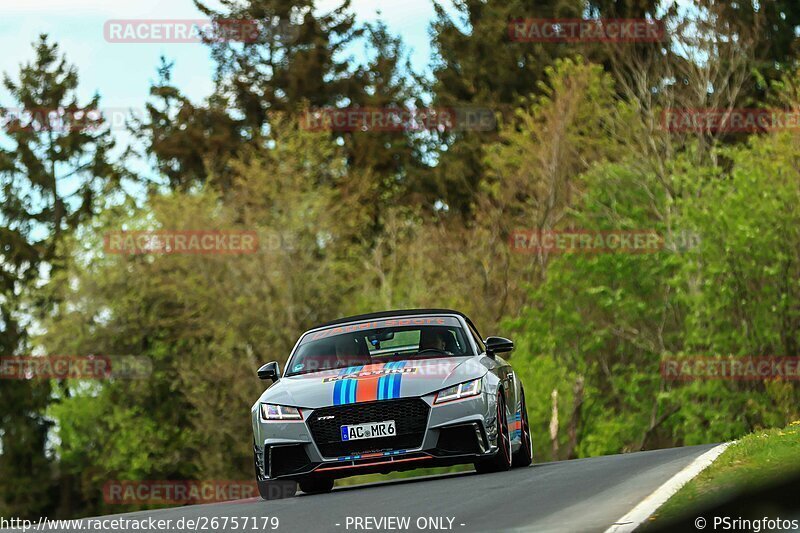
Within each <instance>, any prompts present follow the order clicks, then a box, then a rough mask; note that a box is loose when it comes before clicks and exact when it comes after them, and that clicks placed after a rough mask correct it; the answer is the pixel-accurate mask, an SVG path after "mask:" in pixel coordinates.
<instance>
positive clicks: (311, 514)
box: [71, 445, 713, 533]
mask: <svg viewBox="0 0 800 533" xmlns="http://www.w3.org/2000/svg"><path fill="white" fill-rule="evenodd" d="M711 447H713V445H703V446H691V447H686V448H672V449H667V450H656V451H648V452H639V453H629V454H623V455H609V456H605V457H594V458H590V459H577V460H573V461H560V462H556V463H545V464H540V465H534V466H531V467H529V468H523V469H515V470H511V471H509V472H502V473H497V474H484V475H478V474H475V473H472V472H468V473H462V474H450V475H443V476H427V477H422V478H415V479H410V480H401V481H392V482H382V483H373V484H370V485H361V486H357V487H343V488H337V489H335V490H334V491H333V492H331V493H330V494H322V495H314V496H311V495H305V494H302V493H299V494H298V495H297V496H296V497H293V498H288V499H283V500H273V501H261V500H260V499H257V500H256V499H249V500H239V501H236V502H226V503H221V504H209V505H194V506H185V507H177V508H172V509H161V510H157V511H142V512H137V513H129V514H125V515H117V516H118V517H124V518H129V519H133V518H137V519H141V518H145V519H146V518H148V517H153V518H155V519H171V520H173V523H177V521H178V520H180V519H181V518H183V519H184V524H185V520H186V519H198V518H200V517H207V518H209V519H210V518H212V517H217V518H221V517H226V516H227V517H257V521H258V522H257V523H258V526H257V527H258V529H257V530H258V531H270V529H269V527H267V528H264V529H262V526H263V525H264V524H265V518H264V517H270V518H272V517H277V519H278V521H279V525H278V527H277V529H273V530H272V531H287V532H294V531H297V532H303V533H305V532H317V531H331V532H339V533H341V532H347V531H455V532H459V533H460V532H464V533H466V532H472V531H480V532H484V531H536V532H539V531H567V532H575V531H579V532H583V531H604V530H605V529H606V528H608V527H610V526H611V525H612V524H613V523H614V522H615V521H616V520H617V519H618V518H620V517H621V516H623V515H625V514H626V513H627V512H628V511H630V510H631V509H632V508H633V507H634V506H636V504H638V503H639V502H640V501H641V500H642V499H644V498H645V497H647V496H648V495H649V494H650V493H651V492H652V491H654V490H655V489H656V488H658V487H659V486H660V485H661V484H662V483H664V482H665V481H667V480H668V479H669V478H670V477H672V476H673V475H674V474H676V473H677V472H679V471H680V470H682V469H683V468H684V467H685V466H687V465H688V464H689V463H691V462H692V460H693V459H694V458H696V457H697V456H699V455H700V454H702V453H703V452H705V451H707V450H709V449H710V448H711ZM367 517H372V518H374V520H372V519H370V520H367ZM389 517H397V519H400V520H408V523H407V526H406V524H404V523H402V522H401V524H402V525H400V526H399V527H398V525H399V524H398V522H395V521H394V520H395V518H391V520H392V521H389V522H387V521H386V520H388V519H389ZM357 519H361V521H360V523H357V522H356V520H357ZM382 519H383V520H384V521H383V522H378V521H380V520H382ZM240 520H241V518H240ZM266 523H267V524H268V525H269V524H274V523H275V522H266ZM252 526H253V524H252V523H249V524H248V528H249V527H252ZM359 526H360V527H359ZM210 527H211V526H210V525H209V524H206V528H207V529H206V531H214V529H210ZM368 528H369V529H368ZM219 529H220V528H218V529H217V530H219ZM173 530H176V529H173ZM227 530H228V531H232V529H230V528H228V529H227ZM71 531H77V530H76V529H72V530H71ZM181 531H190V530H189V529H186V528H184V529H182V530H181ZM238 531H245V530H243V529H238ZM246 531H254V530H253V529H247V530H246Z"/></svg>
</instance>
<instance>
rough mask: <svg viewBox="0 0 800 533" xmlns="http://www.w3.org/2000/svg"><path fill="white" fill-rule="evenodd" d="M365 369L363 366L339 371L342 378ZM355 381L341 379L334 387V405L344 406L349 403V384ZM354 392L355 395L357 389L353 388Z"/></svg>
mask: <svg viewBox="0 0 800 533" xmlns="http://www.w3.org/2000/svg"><path fill="white" fill-rule="evenodd" d="M362 368H364V367H363V366H360V367H358V366H349V367H346V368H342V369H341V370H339V375H340V376H345V375H347V374H351V373H353V372H358V371H359V370H361V369H362ZM351 381H353V380H352V379H340V380H339V381H337V382H336V383H335V384H334V385H333V405H342V404H345V403H348V399H349V396H348V392H347V391H348V384H349V383H350V382H351ZM353 392H354V393H355V388H353Z"/></svg>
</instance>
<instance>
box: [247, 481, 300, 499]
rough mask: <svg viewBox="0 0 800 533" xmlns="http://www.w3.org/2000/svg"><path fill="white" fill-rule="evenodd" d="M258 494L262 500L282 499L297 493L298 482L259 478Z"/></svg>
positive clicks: (257, 482)
mask: <svg viewBox="0 0 800 533" xmlns="http://www.w3.org/2000/svg"><path fill="white" fill-rule="evenodd" d="M256 484H257V485H258V494H259V495H260V496H261V499H262V500H282V499H284V498H292V497H294V496H295V495H296V494H297V482H296V481H286V480H284V479H259V480H257V481H256Z"/></svg>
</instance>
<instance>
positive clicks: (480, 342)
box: [469, 326, 486, 353]
mask: <svg viewBox="0 0 800 533" xmlns="http://www.w3.org/2000/svg"><path fill="white" fill-rule="evenodd" d="M469 331H470V333H472V338H474V339H475V344H477V345H478V351H479V352H480V353H484V352H485V351H486V346H484V344H483V340H481V336H480V335H478V332H477V331H476V330H475V328H473V327H472V326H470V327H469Z"/></svg>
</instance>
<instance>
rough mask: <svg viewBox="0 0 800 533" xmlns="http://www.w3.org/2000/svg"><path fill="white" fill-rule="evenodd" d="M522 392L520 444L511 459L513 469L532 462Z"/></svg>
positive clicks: (523, 392)
mask: <svg viewBox="0 0 800 533" xmlns="http://www.w3.org/2000/svg"><path fill="white" fill-rule="evenodd" d="M520 392H522V401H521V404H520V408H519V410H520V415H521V416H520V440H521V441H522V443H521V444H520V446H519V450H517V451H516V452H514V455H513V457H512V461H511V462H512V464H513V465H514V467H515V468H516V467H518V466H530V464H531V463H532V462H533V440H532V439H531V427H530V425H529V424H528V406H527V405H526V404H525V391H520Z"/></svg>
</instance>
